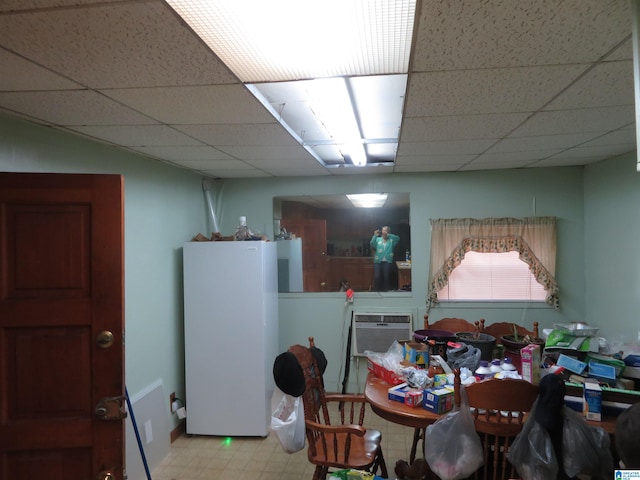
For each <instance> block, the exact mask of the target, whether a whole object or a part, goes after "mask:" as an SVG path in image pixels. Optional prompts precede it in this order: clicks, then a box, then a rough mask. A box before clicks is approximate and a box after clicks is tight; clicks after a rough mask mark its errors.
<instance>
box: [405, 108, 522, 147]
mask: <svg viewBox="0 0 640 480" xmlns="http://www.w3.org/2000/svg"><path fill="white" fill-rule="evenodd" d="M528 116H529V113H503V114H495V115H459V116H443V117H411V118H405V119H404V122H403V124H402V134H401V136H400V138H401V140H402V142H403V143H404V142H420V141H438V140H440V141H445V140H462V139H479V138H501V137H503V136H505V135H507V134H508V133H509V132H511V131H512V130H513V129H514V128H516V127H517V126H518V125H520V124H521V123H522V122H524V121H525V120H526V119H527V117H528Z"/></svg>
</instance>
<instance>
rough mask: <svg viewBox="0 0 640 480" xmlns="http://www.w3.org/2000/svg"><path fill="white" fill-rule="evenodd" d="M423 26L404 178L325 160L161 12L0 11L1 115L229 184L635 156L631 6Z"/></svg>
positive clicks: (474, 16) (496, 10)
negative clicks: (240, 180)
mask: <svg viewBox="0 0 640 480" xmlns="http://www.w3.org/2000/svg"><path fill="white" fill-rule="evenodd" d="M250 13H251V12H248V14H250ZM418 17H419V18H418V20H417V30H416V31H415V32H414V47H413V49H412V54H411V68H410V73H409V81H408V90H407V94H406V102H405V107H404V115H403V122H402V128H401V134H400V143H399V146H398V152H397V157H396V162H395V165H394V166H384V167H373V166H370V167H362V168H357V167H350V168H349V167H340V168H327V167H325V166H323V165H322V164H320V163H318V161H316V160H315V159H314V158H313V157H312V156H311V155H310V154H309V153H307V151H306V150H305V149H304V148H302V147H301V146H299V145H298V144H297V143H296V142H295V141H294V140H293V139H292V137H291V136H290V135H289V134H288V133H287V132H286V131H285V130H284V129H283V128H282V127H281V126H280V125H279V124H278V122H277V121H276V120H275V119H274V118H273V117H272V116H271V115H270V114H269V113H268V112H267V111H266V110H265V108H264V107H263V106H262V105H261V104H260V102H259V101H258V100H256V99H255V98H254V97H253V96H252V95H251V93H249V91H248V90H247V89H246V88H245V87H244V85H243V84H242V83H241V82H240V81H239V80H238V79H237V78H236V77H235V76H234V75H233V74H232V73H231V72H230V71H229V69H228V68H227V67H226V66H225V65H224V64H223V63H222V62H220V60H219V59H218V58H217V57H216V56H215V55H214V54H213V53H212V52H211V51H210V50H209V49H208V48H207V47H206V46H205V45H204V43H203V42H201V41H200V39H198V38H197V37H196V36H195V35H194V34H193V33H192V32H191V30H190V29H189V28H187V27H186V26H185V25H184V23H183V22H182V21H181V20H180V18H179V17H178V16H177V15H176V14H175V13H174V12H173V11H172V10H171V9H170V8H169V7H168V5H167V4H165V3H164V2H163V1H160V0H121V1H99V0H3V1H2V2H0V65H1V67H2V68H1V70H0V72H1V73H0V112H2V113H3V114H6V115H10V116H18V117H21V118H25V119H28V120H30V121H33V122H36V123H39V124H43V125H48V126H52V127H55V128H59V129H61V130H66V131H69V132H72V133H75V134H79V135H83V136H85V137H88V138H91V139H94V140H96V141H99V142H102V143H108V144H112V145H116V146H119V147H121V148H124V149H127V150H132V151H135V152H137V153H141V154H143V155H147V156H149V157H152V158H155V159H158V160H161V161H165V162H168V163H171V164H175V165H178V166H181V167H184V168H188V169H192V170H196V171H198V172H201V173H203V174H204V175H207V176H211V177H220V178H240V177H268V176H315V175H340V174H359V173H394V172H434V171H464V170H483V169H496V168H525V167H547V166H566V165H585V164H588V163H592V162H595V161H598V160H602V159H605V158H609V157H613V156H616V155H620V154H623V153H626V152H630V151H633V150H635V148H636V139H635V110H634V91H633V52H632V42H631V29H632V26H631V20H630V19H631V11H630V2H629V1H628V0H563V1H560V0H530V1H527V2H520V1H514V0H483V1H480V0H424V1H418ZM331 34H333V33H331Z"/></svg>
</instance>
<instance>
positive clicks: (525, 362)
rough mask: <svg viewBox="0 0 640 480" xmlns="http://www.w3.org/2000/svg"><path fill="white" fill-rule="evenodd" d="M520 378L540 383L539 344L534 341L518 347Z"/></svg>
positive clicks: (535, 383) (536, 383)
mask: <svg viewBox="0 0 640 480" xmlns="http://www.w3.org/2000/svg"><path fill="white" fill-rule="evenodd" d="M520 361H521V363H522V378H523V379H525V380H526V381H527V382H529V383H533V384H534V385H538V384H539V383H540V345H536V344H534V343H532V344H530V345H527V346H526V347H524V348H522V349H520Z"/></svg>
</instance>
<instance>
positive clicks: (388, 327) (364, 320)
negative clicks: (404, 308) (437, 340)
mask: <svg viewBox="0 0 640 480" xmlns="http://www.w3.org/2000/svg"><path fill="white" fill-rule="evenodd" d="M412 319H413V317H412V315H411V313H357V312H353V325H352V331H353V346H352V349H351V352H352V354H353V355H355V356H360V357H363V356H365V353H364V352H366V351H371V352H382V353H384V352H386V351H387V350H389V347H390V346H391V344H392V343H393V341H394V340H398V341H400V340H411V338H412V334H413V320H412Z"/></svg>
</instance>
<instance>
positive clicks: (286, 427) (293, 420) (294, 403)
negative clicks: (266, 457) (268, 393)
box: [271, 388, 305, 453]
mask: <svg viewBox="0 0 640 480" xmlns="http://www.w3.org/2000/svg"><path fill="white" fill-rule="evenodd" d="M277 397H280V400H279V401H277ZM273 399H274V400H276V401H277V405H276V407H275V408H274V410H273V413H272V414H271V431H272V432H273V433H275V434H276V437H278V440H279V441H280V445H282V449H283V450H284V451H285V452H287V453H295V452H299V451H300V450H302V449H303V448H304V442H305V424H304V405H303V403H302V397H294V396H291V395H287V394H286V393H283V392H281V391H280V390H279V389H277V388H276V391H274V395H273ZM272 403H273V402H272Z"/></svg>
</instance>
